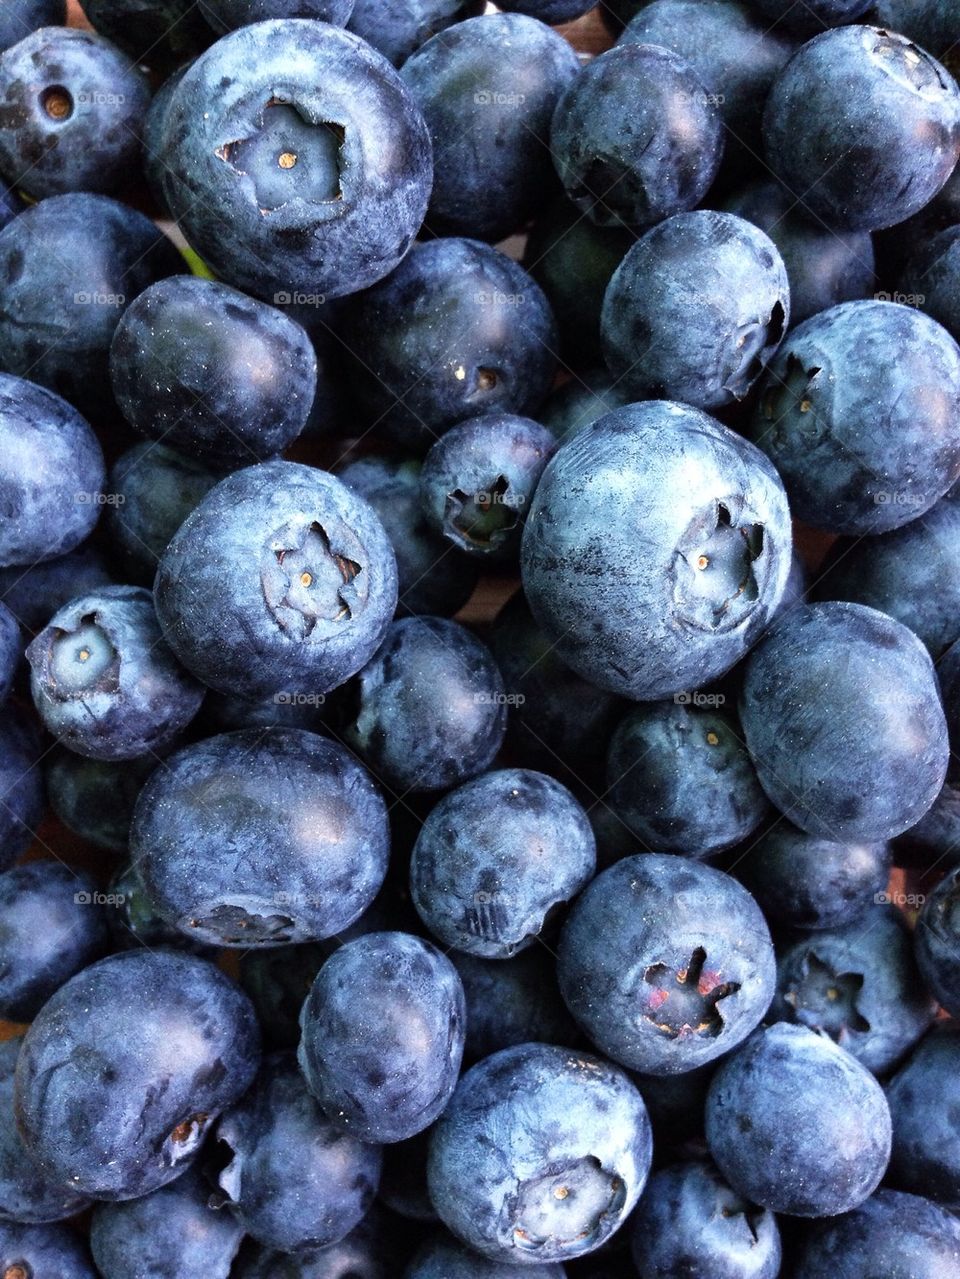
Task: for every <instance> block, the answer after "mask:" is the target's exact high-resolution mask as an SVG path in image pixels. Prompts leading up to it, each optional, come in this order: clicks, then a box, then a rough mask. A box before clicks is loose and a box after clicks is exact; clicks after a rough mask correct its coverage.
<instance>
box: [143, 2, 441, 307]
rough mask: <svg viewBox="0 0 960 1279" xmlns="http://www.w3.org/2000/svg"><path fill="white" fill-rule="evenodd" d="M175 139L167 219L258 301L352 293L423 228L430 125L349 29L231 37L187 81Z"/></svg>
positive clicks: (277, 28)
mask: <svg viewBox="0 0 960 1279" xmlns="http://www.w3.org/2000/svg"><path fill="white" fill-rule="evenodd" d="M271 103H272V104H273V105H271ZM268 112H274V113H275V117H274V118H273V119H272V120H270V119H267V118H266V117H267V113H268ZM331 126H332V127H331ZM164 133H165V137H164V142H163V148H162V156H161V159H162V162H163V164H164V165H165V167H166V171H165V172H164V174H163V179H162V181H163V191H164V195H165V197H166V201H167V204H168V206H169V207H170V209H171V211H172V212H173V214H174V216H175V217H176V218H177V220H178V222H179V223H180V225H181V227H182V229H183V231H184V234H185V235H186V236H187V238H188V240H189V241H190V243H191V244H192V246H193V247H194V248H195V249H196V250H197V252H198V253H199V254H200V256H201V257H202V258H203V259H204V261H206V262H207V263H208V264H209V266H210V267H211V269H212V270H213V271H214V272H215V274H216V275H217V276H218V277H220V278H221V279H222V280H223V281H224V282H225V283H227V284H231V285H233V286H234V287H235V288H238V289H242V290H243V291H244V292H246V293H252V294H253V295H254V296H256V297H263V298H266V299H279V298H280V297H281V295H283V294H287V293H290V294H292V293H294V292H297V293H299V292H304V291H306V292H308V293H315V294H320V295H323V296H326V297H331V298H332V297H340V296H342V295H343V294H346V293H354V292H356V291H357V290H358V289H362V288H365V287H367V286H368V285H371V284H373V283H374V281H376V280H379V279H382V278H383V276H385V275H387V274H388V273H389V272H390V271H392V270H393V269H394V267H395V266H396V265H397V263H398V262H399V261H400V260H401V258H402V257H403V255H404V254H405V253H406V252H407V250H408V248H409V247H410V245H411V243H412V242H413V239H414V237H415V236H416V234H417V231H418V230H419V229H420V225H421V223H422V222H423V217H424V214H425V212H426V208H427V200H428V199H429V195H430V185H431V181H432V159H431V151H430V136H429V134H428V132H427V128H426V125H425V124H424V121H423V117H422V116H421V114H420V111H419V109H418V107H417V106H416V104H415V103H414V101H413V99H412V98H411V96H410V94H409V91H408V90H407V88H406V86H405V85H404V84H403V82H402V81H401V79H400V77H399V76H398V75H397V73H396V72H395V71H394V70H393V68H392V67H391V66H390V64H389V63H388V62H387V61H386V59H385V58H382V57H381V56H380V54H378V53H377V52H376V51H375V50H374V49H371V48H370V46H369V45H367V44H365V43H364V42H363V41H362V40H360V39H358V38H357V37H356V36H354V35H351V34H350V33H349V32H346V31H342V30H341V29H340V28H339V27H332V26H329V25H328V24H326V23H322V24H318V23H317V22H315V21H312V20H308V19H302V20H301V19H278V20H276V21H271V22H258V23H255V24H254V25H253V26H251V27H241V28H240V29H239V30H238V31H234V32H232V33H231V34H230V35H227V36H224V37H223V38H222V39H221V40H218V41H217V42H216V44H215V45H214V46H213V47H212V48H211V49H208V50H207V52H206V53H205V54H203V55H202V56H201V57H200V58H198V59H197V61H196V62H195V63H194V64H193V66H192V67H191V68H190V70H189V71H188V72H187V73H186V75H185V76H184V77H183V79H182V80H181V82H180V84H179V86H178V87H177V89H176V90H175V92H174V95H173V100H172V101H171V103H170V106H169V108H168V114H167V121H166V128H165V130H164ZM298 148H299V150H298ZM301 151H302V152H303V153H304V156H305V158H304V160H303V162H301V163H299V164H298V163H297V161H296V159H294V163H293V164H289V162H288V167H284V166H283V165H282V164H280V163H279V162H278V156H285V155H289V156H293V157H298V156H299V155H300V152H301ZM335 152H336V153H335ZM264 210H266V211H265V212H264Z"/></svg>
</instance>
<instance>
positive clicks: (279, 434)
mask: <svg viewBox="0 0 960 1279" xmlns="http://www.w3.org/2000/svg"><path fill="white" fill-rule="evenodd" d="M110 373H111V380H112V383H113V393H114V395H115V396H116V398H117V403H118V404H119V405H120V408H121V409H122V410H123V413H124V416H125V417H126V418H127V421H128V422H129V423H130V425H131V426H133V427H134V428H135V429H136V430H138V431H140V432H141V434H143V435H146V436H148V437H149V438H151V439H154V440H162V441H163V443H164V444H166V445H167V446H168V447H170V448H172V449H177V450H179V451H180V452H181V453H185V454H187V455H188V456H190V457H196V458H199V459H201V460H202V461H204V462H206V463H207V464H208V465H210V466H211V467H218V466H222V467H224V468H226V467H235V466H251V465H252V464H253V463H255V462H264V461H267V459H269V458H271V457H273V456H274V454H276V453H282V452H283V450H284V449H285V448H287V447H288V446H289V445H290V444H292V443H293V441H294V440H295V439H296V438H297V436H298V435H299V434H300V432H301V431H302V430H303V428H304V425H305V424H306V421H307V418H308V416H309V413H310V409H311V406H312V405H313V400H314V395H315V394H316V389H317V357H316V355H315V354H314V351H313V346H312V345H311V343H310V339H309V337H308V336H307V333H306V330H305V329H303V328H302V327H301V326H300V325H299V324H297V322H296V321H295V320H292V319H290V317H289V316H287V315H284V313H283V312H282V311H279V310H277V309H276V308H275V307H272V306H267V305H265V303H263V302H258V301H257V300H256V299H255V298H248V297H244V296H243V294H242V293H238V292H237V290H236V289H230V288H227V286H226V285H223V284H217V283H216V282H215V281H213V280H202V279H198V278H196V277H195V276H191V275H180V276H174V277H173V278H172V279H170V280H161V281H159V283H157V284H155V285H153V286H152V287H151V288H149V289H147V290H146V292H144V293H141V294H140V296H139V297H138V298H137V299H136V300H135V301H134V302H133V304H132V305H131V306H130V307H128V308H127V310H126V311H125V313H124V316H123V319H122V320H121V321H120V323H119V324H118V325H117V331H116V333H115V334H114V335H113V342H112V344H111V347H110Z"/></svg>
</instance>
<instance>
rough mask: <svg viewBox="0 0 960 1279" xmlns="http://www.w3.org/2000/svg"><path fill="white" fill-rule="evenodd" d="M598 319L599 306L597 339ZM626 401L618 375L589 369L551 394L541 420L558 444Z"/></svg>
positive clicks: (628, 400)
mask: <svg viewBox="0 0 960 1279" xmlns="http://www.w3.org/2000/svg"><path fill="white" fill-rule="evenodd" d="M602 300H603V299H602V298H601V299H600V301H601V302H602ZM599 319H600V316H599V308H598V311H597V325H598V340H599ZM629 403H630V396H629V395H628V394H627V391H626V388H625V387H624V386H623V384H622V382H621V381H620V379H619V378H614V376H613V374H612V373H610V372H609V371H608V370H607V369H606V368H603V369H599V368H597V369H589V370H588V371H587V372H585V373H581V374H580V375H579V376H578V377H575V378H573V380H572V381H570V382H567V383H566V385H565V386H561V387H558V388H557V390H555V391H553V392H552V393H551V394H550V396H549V397H548V399H547V400H546V402H545V403H544V405H543V408H542V409H541V410H540V420H541V422H543V424H544V426H548V427H549V428H550V430H551V431H552V432H553V433H554V435H555V436H556V437H557V439H558V440H559V441H560V443H561V444H566V443H567V441H568V440H570V439H572V438H573V436H574V435H577V434H579V432H580V431H582V430H583V429H584V427H587V426H591V425H592V424H593V423H594V422H596V420H597V418H600V417H603V416H604V414H605V413H612V412H613V410H614V409H619V408H623V406H624V405H625V404H629Z"/></svg>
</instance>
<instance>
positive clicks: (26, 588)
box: [0, 516, 113, 634]
mask: <svg viewBox="0 0 960 1279" xmlns="http://www.w3.org/2000/svg"><path fill="white" fill-rule="evenodd" d="M94 518H95V516H94ZM112 583H113V578H112V576H111V574H110V570H109V568H108V566H107V561H106V559H105V558H104V556H103V554H102V553H101V552H100V551H99V550H98V549H97V548H96V547H94V546H92V545H91V543H90V542H84V543H82V545H80V546H78V547H77V548H76V550H73V551H68V552H67V553H66V554H65V555H58V556H57V558H56V559H52V560H41V561H40V562H33V563H30V564H24V565H14V566H13V567H12V568H0V600H2V601H3V602H4V603H5V604H6V606H7V608H9V610H10V612H11V613H13V615H14V617H16V619H17V621H18V622H19V623H20V625H21V626H22V627H23V628H24V630H27V631H31V632H33V633H34V634H35V633H36V632H37V631H39V630H42V629H43V627H44V626H46V624H47V622H49V620H50V618H51V617H53V615H54V613H56V611H57V610H58V609H60V608H62V607H63V606H64V604H68V603H69V602H70V600H72V599H76V597H77V596H78V595H89V594H90V593H91V592H93V591H98V590H100V588H101V587H103V586H110V585H112Z"/></svg>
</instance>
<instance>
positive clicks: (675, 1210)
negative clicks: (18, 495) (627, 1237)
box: [631, 1160, 781, 1279]
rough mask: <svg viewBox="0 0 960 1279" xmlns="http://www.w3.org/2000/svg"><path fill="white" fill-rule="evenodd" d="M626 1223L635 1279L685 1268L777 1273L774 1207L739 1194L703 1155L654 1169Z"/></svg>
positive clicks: (724, 1276) (717, 1278) (761, 1276)
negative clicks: (629, 1233) (765, 1205)
mask: <svg viewBox="0 0 960 1279" xmlns="http://www.w3.org/2000/svg"><path fill="white" fill-rule="evenodd" d="M631 1229H632V1231H633V1263H634V1265H635V1266H636V1267H637V1274H638V1275H639V1276H640V1279H673V1277H674V1276H676V1275H681V1274H684V1273H686V1274H689V1275H710V1279H776V1276H777V1275H778V1274H779V1273H780V1261H781V1252H780V1232H779V1230H778V1229H777V1222H776V1218H775V1217H774V1215H773V1213H772V1212H770V1211H769V1210H767V1209H765V1208H758V1207H756V1206H755V1205H754V1204H752V1203H750V1202H748V1201H747V1200H745V1199H743V1198H742V1196H741V1195H739V1194H738V1193H737V1192H736V1191H735V1190H733V1189H732V1188H731V1187H730V1186H728V1185H727V1183H726V1182H725V1181H724V1179H723V1178H722V1177H721V1176H720V1174H719V1173H718V1172H717V1170H716V1168H715V1167H714V1166H713V1164H711V1163H707V1162H705V1161H701V1160H698V1161H696V1162H690V1163H681V1164H671V1165H670V1166H669V1167H667V1168H661V1169H660V1170H659V1171H658V1172H655V1173H654V1174H653V1176H652V1177H651V1178H650V1180H649V1181H648V1182H647V1186H646V1189H645V1190H644V1192H643V1194H642V1195H641V1197H640V1202H639V1204H638V1205H637V1211H636V1212H635V1214H634V1216H633V1218H632V1222H631Z"/></svg>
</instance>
